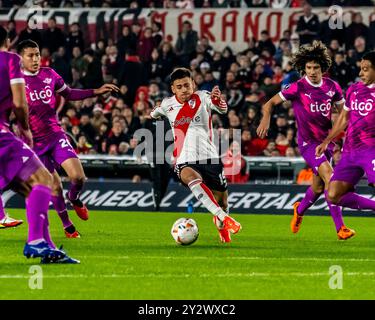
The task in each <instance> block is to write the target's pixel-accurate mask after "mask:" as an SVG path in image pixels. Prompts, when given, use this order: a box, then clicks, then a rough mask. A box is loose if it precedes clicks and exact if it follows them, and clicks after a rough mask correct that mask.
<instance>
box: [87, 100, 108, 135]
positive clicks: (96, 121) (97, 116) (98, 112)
mask: <svg viewBox="0 0 375 320" xmlns="http://www.w3.org/2000/svg"><path fill="white" fill-rule="evenodd" d="M90 123H91V125H92V127H93V128H94V129H95V131H96V134H98V133H100V127H101V126H102V124H108V119H107V118H106V117H105V116H104V113H103V109H102V107H101V106H100V104H97V105H95V107H94V109H93V117H92V118H91V120H90ZM95 136H96V135H95Z"/></svg>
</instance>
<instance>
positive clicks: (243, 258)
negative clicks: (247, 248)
mask: <svg viewBox="0 0 375 320" xmlns="http://www.w3.org/2000/svg"><path fill="white" fill-rule="evenodd" d="M87 258H95V259H97V258H99V259H113V260H122V259H134V260H135V259H160V260H212V259H217V260H260V261H262V260H264V261H266V260H285V261H317V262H319V261H323V262H324V261H325V262H375V259H366V258H308V257H307V258H303V257H301V258H299V257H278V258H273V257H256V256H254V257H246V256H234V257H230V256H225V257H218V256H215V257H209V256H184V257H183V256H134V257H130V256H107V255H92V256H80V257H79V259H87Z"/></svg>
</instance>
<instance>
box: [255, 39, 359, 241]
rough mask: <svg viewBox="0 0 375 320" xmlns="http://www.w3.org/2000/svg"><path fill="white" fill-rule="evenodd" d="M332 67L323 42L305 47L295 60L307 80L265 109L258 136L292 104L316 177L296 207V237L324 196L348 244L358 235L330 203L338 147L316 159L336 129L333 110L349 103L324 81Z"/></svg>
mask: <svg viewBox="0 0 375 320" xmlns="http://www.w3.org/2000/svg"><path fill="white" fill-rule="evenodd" d="M331 64H332V61H331V58H330V57H329V55H328V52H327V48H326V47H325V46H324V45H323V44H322V43H321V42H320V41H314V43H313V44H312V45H309V46H302V47H301V48H300V49H299V51H298V52H297V53H296V54H295V55H294V57H293V65H294V68H295V69H296V70H298V71H299V72H300V73H301V74H302V75H303V76H304V77H303V78H302V79H300V80H298V81H297V82H295V83H293V84H291V85H290V86H289V87H286V88H285V89H283V90H282V91H281V92H279V93H278V94H277V95H275V96H274V97H273V98H271V99H270V100H269V101H268V102H267V103H266V104H265V105H264V106H263V118H262V121H261V123H260V125H259V127H258V129H257V133H258V135H259V137H261V138H264V137H265V136H266V135H267V132H268V129H269V126H270V118H271V113H272V110H273V108H274V106H276V105H278V104H280V103H282V102H284V101H287V100H289V101H291V102H292V106H293V109H294V114H295V117H296V121H297V126H298V147H299V149H300V152H301V155H302V156H303V158H304V159H305V161H306V162H307V164H308V165H309V166H310V167H311V168H312V169H313V171H314V177H313V183H312V185H311V187H309V188H308V189H307V192H306V194H305V197H304V199H303V200H302V201H301V202H296V203H295V204H294V215H293V218H292V221H291V230H292V232H293V233H297V232H298V231H299V229H300V226H301V223H302V219H303V215H304V213H305V212H306V210H307V209H308V208H309V207H311V206H312V205H313V204H314V203H315V202H316V201H317V200H318V198H319V196H320V195H321V194H322V193H324V195H325V198H326V200H327V203H328V206H329V209H330V212H331V215H332V218H333V221H334V223H335V227H336V232H337V235H338V238H339V239H340V240H345V239H348V238H350V237H352V236H354V234H355V232H354V230H351V229H349V228H347V227H346V226H345V225H344V222H343V218H342V212H341V208H340V207H338V206H335V205H333V204H332V203H331V202H330V201H329V199H327V189H328V184H329V180H330V178H331V175H332V171H333V170H332V167H331V165H330V160H331V158H332V154H333V147H334V144H333V143H331V144H329V145H327V149H326V150H325V152H324V153H322V154H321V155H320V156H319V157H316V156H315V149H316V147H317V146H318V145H319V144H321V143H322V141H323V140H324V138H325V137H326V136H327V135H328V132H329V130H331V128H332V122H331V114H332V108H333V106H336V107H337V108H338V109H340V108H342V107H343V106H344V102H345V100H344V99H343V95H342V90H341V88H340V86H339V85H338V84H337V83H336V82H334V81H333V80H331V79H329V78H325V77H323V73H325V72H326V71H327V70H328V69H329V67H330V66H331Z"/></svg>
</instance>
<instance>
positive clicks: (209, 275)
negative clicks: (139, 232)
mask: <svg viewBox="0 0 375 320" xmlns="http://www.w3.org/2000/svg"><path fill="white" fill-rule="evenodd" d="M343 275H344V276H350V277H359V276H361V277H373V276H375V272H347V273H345V272H344V274H343ZM329 276H330V274H329V273H328V272H310V273H308V272H305V273H304V272H291V273H286V272H284V273H272V272H269V273H267V272H249V273H222V274H221V273H203V274H198V273H197V274H56V275H44V276H43V278H47V279H59V278H60V279H64V278H72V279H78V278H84V279H89V278H93V279H96V278H137V279H139V278H172V279H173V278H227V277H232V278H237V277H239V278H255V277H288V278H289V277H329ZM29 278H30V275H23V274H4V275H0V279H29Z"/></svg>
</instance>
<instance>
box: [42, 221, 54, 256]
mask: <svg viewBox="0 0 375 320" xmlns="http://www.w3.org/2000/svg"><path fill="white" fill-rule="evenodd" d="M43 235H44V240H46V241H47V243H48V244H49V246H50V247H52V248H54V249H56V245H55V244H54V243H53V241H52V239H51V235H50V233H49V221H48V216H47V219H45V220H44V225H43Z"/></svg>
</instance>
